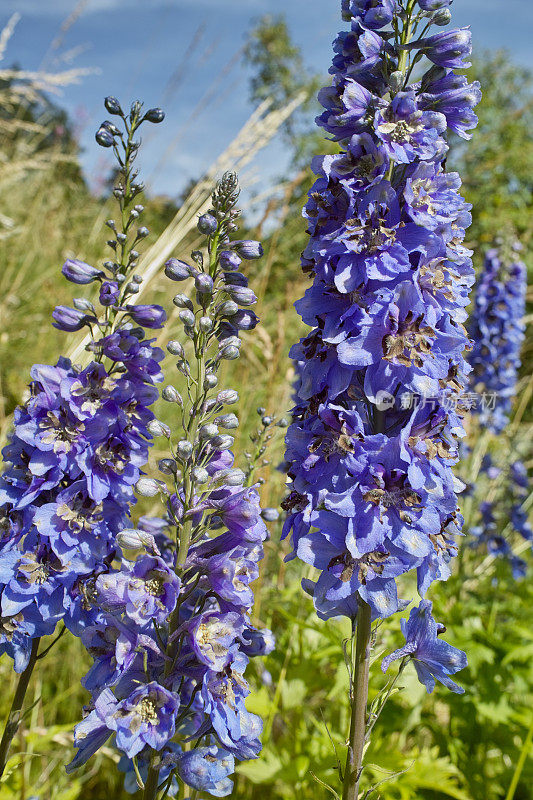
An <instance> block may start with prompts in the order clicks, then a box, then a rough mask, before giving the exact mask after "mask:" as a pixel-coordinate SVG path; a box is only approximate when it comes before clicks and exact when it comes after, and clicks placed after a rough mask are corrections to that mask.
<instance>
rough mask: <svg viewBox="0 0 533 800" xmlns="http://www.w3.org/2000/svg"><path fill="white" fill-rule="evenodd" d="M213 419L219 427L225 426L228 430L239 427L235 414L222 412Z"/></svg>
mask: <svg viewBox="0 0 533 800" xmlns="http://www.w3.org/2000/svg"><path fill="white" fill-rule="evenodd" d="M214 421H215V423H216V424H217V425H218V426H219V427H220V428H225V430H228V431H230V430H234V429H235V428H238V427H239V420H238V418H237V416H236V415H235V414H223V415H222V416H220V417H217V418H216V419H215V420H214Z"/></svg>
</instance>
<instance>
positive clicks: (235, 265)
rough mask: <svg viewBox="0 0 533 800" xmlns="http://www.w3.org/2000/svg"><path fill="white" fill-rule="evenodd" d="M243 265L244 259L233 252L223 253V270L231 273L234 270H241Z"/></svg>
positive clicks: (221, 258) (226, 251)
mask: <svg viewBox="0 0 533 800" xmlns="http://www.w3.org/2000/svg"><path fill="white" fill-rule="evenodd" d="M241 264H242V258H240V257H239V256H238V255H237V253H235V252H234V251H233V250H223V251H222V252H221V254H220V266H221V267H222V269H227V270H228V271H230V272H231V271H232V270H235V269H239V267H240V265H241Z"/></svg>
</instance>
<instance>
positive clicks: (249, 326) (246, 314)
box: [231, 308, 259, 331]
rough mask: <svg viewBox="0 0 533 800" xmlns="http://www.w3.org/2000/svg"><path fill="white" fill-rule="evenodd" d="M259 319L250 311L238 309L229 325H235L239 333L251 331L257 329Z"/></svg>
mask: <svg viewBox="0 0 533 800" xmlns="http://www.w3.org/2000/svg"><path fill="white" fill-rule="evenodd" d="M258 322H259V317H258V316H257V314H254V312H253V311H250V309H242V308H241V309H239V311H237V313H236V314H235V315H234V316H233V317H232V318H231V324H232V325H235V326H236V327H237V328H238V329H239V330H240V331H253V329H254V328H255V327H257V323H258Z"/></svg>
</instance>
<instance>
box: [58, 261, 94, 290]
mask: <svg viewBox="0 0 533 800" xmlns="http://www.w3.org/2000/svg"><path fill="white" fill-rule="evenodd" d="M61 272H62V273H63V275H64V276H65V278H66V279H67V280H68V281H71V283H78V284H86V283H92V281H95V280H96V279H97V278H101V277H103V275H104V273H103V272H102V270H100V269H95V267H91V266H90V264H86V263H85V262H84V261H79V260H78V259H77V258H67V260H66V261H65V263H64V264H63V266H62V267H61Z"/></svg>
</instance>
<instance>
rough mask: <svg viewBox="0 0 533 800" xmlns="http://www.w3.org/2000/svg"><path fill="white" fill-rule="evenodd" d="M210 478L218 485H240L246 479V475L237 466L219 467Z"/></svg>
mask: <svg viewBox="0 0 533 800" xmlns="http://www.w3.org/2000/svg"><path fill="white" fill-rule="evenodd" d="M211 480H212V482H213V483H214V484H215V485H218V486H242V484H243V483H244V481H245V480H246V475H245V474H244V472H243V471H242V469H239V468H238V467H234V468H232V469H221V470H219V471H218V472H215V474H214V475H212V476H211Z"/></svg>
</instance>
